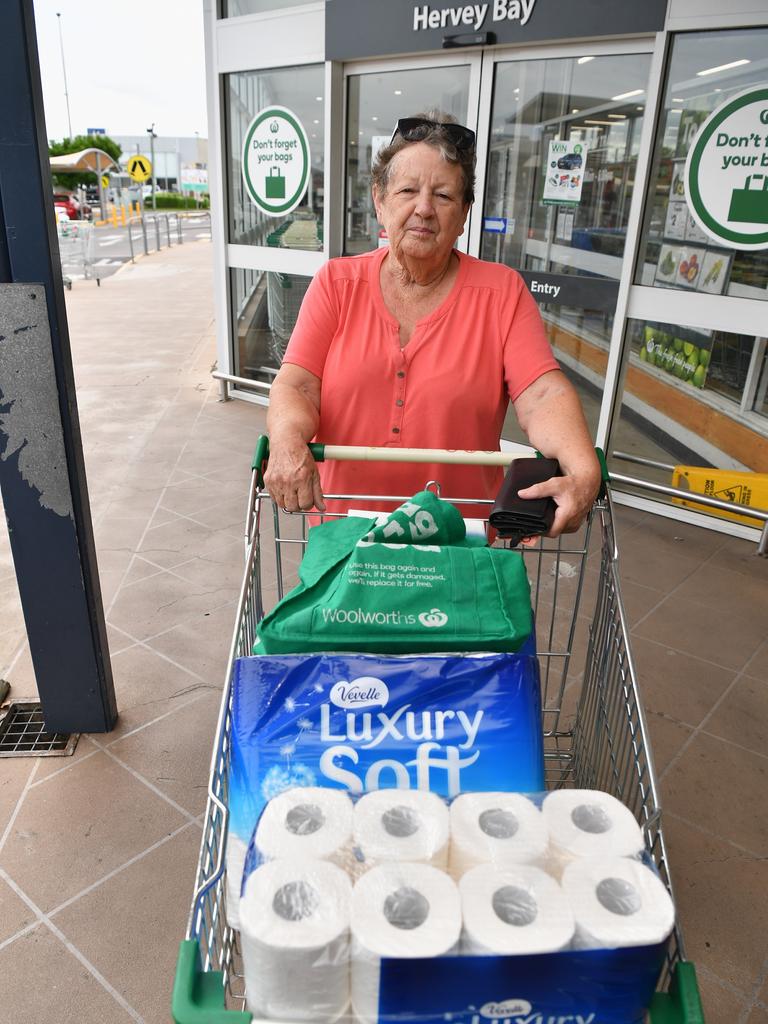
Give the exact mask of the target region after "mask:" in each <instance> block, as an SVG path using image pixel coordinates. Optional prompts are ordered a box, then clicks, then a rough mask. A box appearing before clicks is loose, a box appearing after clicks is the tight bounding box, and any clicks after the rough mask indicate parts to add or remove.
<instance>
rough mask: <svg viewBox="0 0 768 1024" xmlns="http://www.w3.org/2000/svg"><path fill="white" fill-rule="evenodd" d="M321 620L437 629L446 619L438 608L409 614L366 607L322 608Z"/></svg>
mask: <svg viewBox="0 0 768 1024" xmlns="http://www.w3.org/2000/svg"><path fill="white" fill-rule="evenodd" d="M321 610H322V613H323V622H325V623H328V622H330V623H339V624H340V625H344V624H349V625H351V626H415V625H416V624H417V623H418V624H419V625H422V626H425V627H426V628H427V629H439V628H440V627H441V626H444V625H445V624H446V622H447V621H448V616H447V615H446V614H445V612H441V611H440V609H439V608H430V610H429V611H428V612H421V614H420V615H418V616H416V615H409V614H404V613H403V612H396V611H393V612H373V611H368V610H367V609H366V608H323V609H321Z"/></svg>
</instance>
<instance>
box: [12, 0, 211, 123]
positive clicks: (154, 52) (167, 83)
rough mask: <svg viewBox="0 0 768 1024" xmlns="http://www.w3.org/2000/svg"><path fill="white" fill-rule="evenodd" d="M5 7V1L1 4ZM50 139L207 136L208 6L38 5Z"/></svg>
mask: <svg viewBox="0 0 768 1024" xmlns="http://www.w3.org/2000/svg"><path fill="white" fill-rule="evenodd" d="M0 2H1V0H0ZM34 2H35V21H36V25H37V45H38V49H39V53H40V76H41V78H42V81H43V99H44V103H45V123H46V132H47V135H48V138H49V139H57V140H58V139H62V138H64V137H66V136H67V135H69V130H68V127H67V107H66V101H65V98H64V74H63V72H62V67H61V49H60V46H59V29H58V21H59V19H58V18H57V17H56V12H57V11H58V12H60V13H61V19H60V20H61V33H62V36H63V39H64V59H65V62H66V68H67V85H68V91H69V109H70V114H71V118H72V134H73V135H80V134H83V135H84V134H85V133H86V129H88V128H106V130H107V134H109V135H140V134H142V133H144V132H146V129H147V128H148V127H149V126H150V125H151V124H152V122H153V121H154V122H155V132H156V133H157V134H158V135H160V136H175V135H187V136H192V135H194V133H195V132H199V133H200V137H201V138H205V137H207V135H208V124H207V118H206V109H205V53H204V49H203V5H202V0H130V2H129V3H125V4H114V3H112V2H111V0H101V2H99V0H34Z"/></svg>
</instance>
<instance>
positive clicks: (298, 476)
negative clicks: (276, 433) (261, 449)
mask: <svg viewBox="0 0 768 1024" xmlns="http://www.w3.org/2000/svg"><path fill="white" fill-rule="evenodd" d="M264 486H265V487H266V488H267V490H268V491H269V493H270V494H271V495H272V499H273V501H274V502H275V503H276V504H277V505H279V506H280V508H284V509H286V510H287V511H288V512H308V511H309V510H310V509H312V508H316V509H317V510H318V512H325V502H324V501H323V491H322V488H321V486H320V474H319V472H318V470H317V463H316V462H315V460H314V459H313V458H312V455H311V454H310V451H309V448H308V447H307V443H306V441H303V440H302V439H301V438H300V437H292V438H280V439H274V438H272V437H270V442H269V461H268V462H267V471H266V473H265V474H264Z"/></svg>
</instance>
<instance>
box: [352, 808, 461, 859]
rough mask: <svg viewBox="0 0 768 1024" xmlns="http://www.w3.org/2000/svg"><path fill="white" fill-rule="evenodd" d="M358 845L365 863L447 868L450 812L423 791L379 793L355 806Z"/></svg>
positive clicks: (355, 837) (354, 830)
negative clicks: (426, 864) (414, 864)
mask: <svg viewBox="0 0 768 1024" xmlns="http://www.w3.org/2000/svg"><path fill="white" fill-rule="evenodd" d="M353 833H354V842H355V846H356V847H357V849H358V851H359V854H358V855H361V856H362V859H363V862H364V863H365V864H366V865H367V866H373V865H375V864H377V863H379V862H381V861H390V860H397V861H408V862H411V863H414V862H425V863H428V864H433V865H434V866H435V867H440V868H443V867H445V865H446V863H447V859H448V834H449V818H448V808H447V806H446V805H445V803H444V802H443V801H442V800H441V799H440V797H439V796H437V795H436V794H435V793H430V792H429V791H428V790H423V789H379V790H376V791H375V792H372V793H366V795H365V796H362V797H360V799H359V800H358V801H357V803H356V804H355V814H354V823H353Z"/></svg>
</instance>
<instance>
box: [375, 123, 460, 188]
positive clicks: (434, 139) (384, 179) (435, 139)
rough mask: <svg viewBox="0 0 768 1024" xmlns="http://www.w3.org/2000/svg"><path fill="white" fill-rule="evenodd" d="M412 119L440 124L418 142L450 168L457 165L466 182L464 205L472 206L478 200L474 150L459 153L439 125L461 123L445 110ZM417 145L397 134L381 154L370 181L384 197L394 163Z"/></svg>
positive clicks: (377, 158)
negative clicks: (470, 204)
mask: <svg viewBox="0 0 768 1024" xmlns="http://www.w3.org/2000/svg"><path fill="white" fill-rule="evenodd" d="M409 116H411V117H423V118H424V119H425V120H427V121H435V122H437V125H436V127H434V128H430V130H429V131H428V133H427V134H426V135H425V136H424V138H423V139H419V142H425V143H426V144H427V145H428V146H433V147H434V148H435V149H437V150H438V151H439V152H440V155H441V156H442V158H443V160H446V161H447V162H448V163H449V164H457V165H458V166H459V167H460V168H461V176H462V178H463V179H464V196H463V198H464V202H465V203H472V202H474V200H475V150H474V148H472V149H465V150H460V149H457V148H456V146H455V145H454V143H453V142H451V140H450V139H449V138H448V136H447V135H446V134H445V130H444V129H443V128H441V127H440V124H458V120H457V119H456V118H455V117H454V116H453V115H452V114H446V113H444V112H443V111H442V110H428V111H426V113H423V114H411V115H409ZM416 145H418V143H416V142H408V141H407V140H406V139H404V138H403V137H402V135H400V134H397V135H396V136H395V138H394V139H393V141H392V142H391V143H390V144H389V145H388V146H384V147H383V148H382V149H380V150H379V152H378V154H377V156H376V159H375V160H374V162H373V167H372V168H371V181H372V183H373V184H374V185H375V186H376V188H377V189H378V190H379V192H381V194H382V195H385V194H386V191H387V187H388V185H389V175H390V167H391V164H392V160H393V159H394V158H395V157H396V156H397V154H398V153H400V152H401V151H402V150H403V149H407V148H408V146H416Z"/></svg>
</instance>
